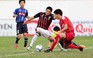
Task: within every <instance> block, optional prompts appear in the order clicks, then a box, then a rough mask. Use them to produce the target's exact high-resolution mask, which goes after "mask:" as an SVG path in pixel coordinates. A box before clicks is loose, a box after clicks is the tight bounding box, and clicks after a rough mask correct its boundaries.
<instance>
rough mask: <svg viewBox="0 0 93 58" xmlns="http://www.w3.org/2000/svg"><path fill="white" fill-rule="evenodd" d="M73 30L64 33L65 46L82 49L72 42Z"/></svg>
mask: <svg viewBox="0 0 93 58" xmlns="http://www.w3.org/2000/svg"><path fill="white" fill-rule="evenodd" d="M74 36H75V34H74V32H70V33H66V38H65V42H64V43H65V45H64V47H65V48H67V49H68V48H70V49H79V50H80V51H83V47H81V46H79V45H76V44H75V43H73V42H72V40H73V39H74Z"/></svg>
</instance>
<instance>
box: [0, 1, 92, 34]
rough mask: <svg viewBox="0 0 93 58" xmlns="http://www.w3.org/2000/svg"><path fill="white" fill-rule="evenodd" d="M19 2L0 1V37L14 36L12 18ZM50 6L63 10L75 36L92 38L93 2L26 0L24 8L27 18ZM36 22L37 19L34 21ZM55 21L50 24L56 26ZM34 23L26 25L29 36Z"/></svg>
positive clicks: (32, 31) (13, 20)
mask: <svg viewBox="0 0 93 58" xmlns="http://www.w3.org/2000/svg"><path fill="white" fill-rule="evenodd" d="M18 1H19V0H0V36H16V22H15V19H14V18H13V17H12V16H13V12H14V10H15V9H16V8H19V7H20V6H19V3H18ZM47 6H51V7H52V8H53V11H54V10H55V9H57V8H60V9H62V10H63V15H64V16H67V17H69V18H70V20H71V21H72V22H73V25H74V29H75V33H76V36H93V0H26V5H25V8H26V9H28V12H29V16H33V15H34V14H36V13H38V12H41V11H45V9H46V7H47ZM36 20H37V19H36ZM58 22H59V21H57V20H55V21H53V23H52V24H51V26H52V25H54V24H57V25H58ZM36 25H37V24H36V23H34V22H31V23H29V24H28V30H29V34H30V35H33V34H34V33H35V31H34V29H35V27H36Z"/></svg>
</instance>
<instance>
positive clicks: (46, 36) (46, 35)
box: [36, 27, 51, 38]
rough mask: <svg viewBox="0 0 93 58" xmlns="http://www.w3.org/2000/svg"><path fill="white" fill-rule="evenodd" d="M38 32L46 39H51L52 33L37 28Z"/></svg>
mask: <svg viewBox="0 0 93 58" xmlns="http://www.w3.org/2000/svg"><path fill="white" fill-rule="evenodd" d="M36 32H38V33H39V34H40V35H41V36H43V37H45V38H49V36H51V32H50V31H48V30H45V29H43V28H40V27H37V28H36Z"/></svg>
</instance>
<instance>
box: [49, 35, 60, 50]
mask: <svg viewBox="0 0 93 58" xmlns="http://www.w3.org/2000/svg"><path fill="white" fill-rule="evenodd" d="M59 39H60V35H57V36H56V37H55V39H54V41H53V43H52V46H51V47H50V50H51V51H52V50H53V49H54V47H55V45H56V43H57V42H58V41H59Z"/></svg>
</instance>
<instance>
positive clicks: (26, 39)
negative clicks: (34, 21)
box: [23, 33, 28, 47]
mask: <svg viewBox="0 0 93 58" xmlns="http://www.w3.org/2000/svg"><path fill="white" fill-rule="evenodd" d="M23 36H24V47H26V46H27V43H28V38H27V37H28V36H27V33H23Z"/></svg>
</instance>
